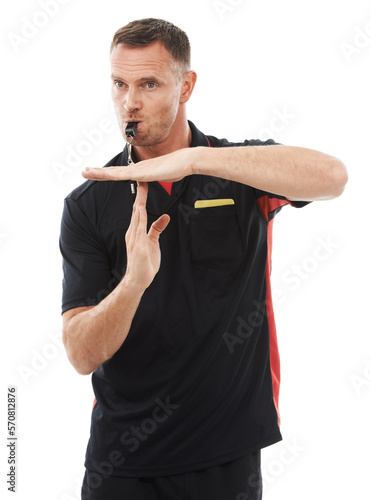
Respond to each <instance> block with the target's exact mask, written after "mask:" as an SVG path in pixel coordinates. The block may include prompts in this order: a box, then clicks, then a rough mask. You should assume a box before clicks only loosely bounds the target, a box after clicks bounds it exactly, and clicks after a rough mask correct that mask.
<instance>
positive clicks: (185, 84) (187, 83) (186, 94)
mask: <svg viewBox="0 0 370 500" xmlns="http://www.w3.org/2000/svg"><path fill="white" fill-rule="evenodd" d="M196 81H197V74H196V73H195V71H188V72H187V73H185V75H184V76H183V79H182V87H181V94H180V103H182V104H184V103H186V102H188V100H189V99H190V97H191V94H192V93H193V90H194V87H195V83H196Z"/></svg>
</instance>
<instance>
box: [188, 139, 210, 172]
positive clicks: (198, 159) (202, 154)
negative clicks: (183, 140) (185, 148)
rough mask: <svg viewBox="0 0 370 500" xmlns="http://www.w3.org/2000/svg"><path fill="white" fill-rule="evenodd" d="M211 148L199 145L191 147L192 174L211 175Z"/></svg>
mask: <svg viewBox="0 0 370 500" xmlns="http://www.w3.org/2000/svg"><path fill="white" fill-rule="evenodd" d="M208 152H209V148H207V147H205V146H197V147H196V148H191V154H192V157H191V159H190V165H191V174H192V175H201V174H203V175H209V174H207V153H208Z"/></svg>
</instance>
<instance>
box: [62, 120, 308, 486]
mask: <svg viewBox="0 0 370 500" xmlns="http://www.w3.org/2000/svg"><path fill="white" fill-rule="evenodd" d="M189 125H190V127H191V130H192V144H191V146H192V147H195V146H209V147H229V146H248V145H261V144H263V145H266V144H274V142H273V141H272V140H270V141H267V142H264V143H263V142H261V141H257V140H253V141H245V142H244V143H238V144H235V143H229V142H228V141H227V140H226V139H222V140H220V139H217V138H215V137H211V136H208V137H207V136H205V135H204V134H202V133H201V132H200V131H199V130H198V129H197V128H196V127H195V126H194V125H193V124H192V123H191V122H189ZM111 165H127V148H125V149H124V151H123V152H122V153H120V154H118V155H117V156H116V157H115V158H113V159H112V160H111V161H110V162H109V163H108V164H107V165H106V166H111ZM288 203H290V204H291V205H294V206H303V205H305V204H306V203H305V202H297V203H295V202H294V203H293V202H288V201H287V200H286V199H285V198H284V197H282V196H275V195H273V194H270V193H265V192H262V191H258V190H256V189H254V188H252V187H249V186H246V185H243V184H240V183H237V182H232V181H228V180H225V179H221V178H216V177H210V176H204V175H193V176H190V177H187V178H186V179H183V180H181V181H179V182H175V183H174V184H173V187H172V193H171V196H170V195H169V194H168V193H167V192H166V190H165V189H164V188H163V187H162V186H161V185H160V184H159V183H158V182H152V183H149V193H148V201H147V210H148V227H149V226H150V224H152V222H153V221H154V220H155V219H156V218H157V217H158V216H159V215H160V214H162V213H168V214H169V215H170V216H171V221H170V224H169V225H168V227H167V228H166V230H165V231H164V232H163V234H162V235H161V237H160V246H161V255H162V258H161V267H160V269H159V272H158V274H157V275H156V277H155V278H154V281H153V283H152V284H151V285H150V287H149V288H148V289H147V290H146V291H145V293H144V295H143V297H142V300H141V302H140V305H139V307H138V310H137V312H136V314H135V316H134V319H133V322H132V326H131V329H130V331H129V334H128V336H127V338H126V340H125V341H124V343H123V344H122V346H121V348H120V349H119V350H118V351H117V352H116V353H115V354H114V355H113V356H112V358H110V359H109V360H107V361H106V362H105V363H103V364H102V365H101V366H99V368H97V369H96V370H95V372H94V373H93V374H92V384H93V388H94V393H95V397H96V401H95V404H94V407H93V411H92V419H91V436H90V440H89V443H88V447H87V453H86V462H85V466H86V467H87V468H88V469H90V470H91V471H97V472H102V473H106V474H107V475H108V474H109V475H114V476H122V477H145V476H147V477H150V476H160V475H173V474H180V473H184V472H189V471H195V470H199V469H203V468H208V467H212V466H215V465H218V464H222V463H225V462H228V461H231V460H234V459H238V458H240V457H242V456H244V455H247V454H249V453H252V452H253V451H255V450H258V449H260V448H263V447H265V446H268V445H271V444H272V443H275V442H277V441H279V440H280V439H281V434H280V431H279V422H278V418H279V417H278V392H279V382H280V371H279V354H278V347H277V340H276V331H275V323H274V315H273V310H272V304H271V286H270V260H271V224H272V221H273V217H274V215H275V214H276V213H277V212H278V211H279V210H280V209H281V207H282V206H283V205H286V204H288ZM132 206H133V198H132V194H131V189H130V182H128V181H119V182H113V181H105V182H96V181H87V182H85V183H83V184H82V185H81V186H79V187H78V188H76V189H75V190H74V191H73V192H72V193H71V194H70V195H69V196H67V198H66V199H65V208H64V213H63V217H62V224H61V236H60V248H61V252H62V255H63V269H64V280H63V306H62V311H63V312H64V311H67V310H68V309H71V308H75V307H80V306H87V305H95V304H98V303H99V302H100V301H101V300H103V299H104V297H106V296H107V295H108V294H109V293H110V292H111V291H112V290H113V289H114V287H115V286H116V285H117V284H118V282H119V281H120V280H121V278H122V276H123V275H124V272H125V267H126V248H125V233H126V231H127V229H128V226H129V224H130V219H131V213H132Z"/></svg>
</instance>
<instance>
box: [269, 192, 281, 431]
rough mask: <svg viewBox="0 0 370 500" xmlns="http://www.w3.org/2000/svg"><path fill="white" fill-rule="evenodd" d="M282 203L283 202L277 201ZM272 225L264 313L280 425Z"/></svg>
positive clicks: (278, 361) (278, 357) (278, 359)
mask: <svg viewBox="0 0 370 500" xmlns="http://www.w3.org/2000/svg"><path fill="white" fill-rule="evenodd" d="M278 201H284V200H278ZM272 225H273V219H272V220H271V221H270V222H269V223H268V225H267V262H266V313H267V320H268V323H269V333H270V370H271V378H272V389H273V396H274V405H275V408H276V412H277V416H278V422H279V425H280V413H279V392H280V355H279V348H278V342H277V334H276V325H275V317H274V311H273V308H272V292H271V279H270V275H271V252H272Z"/></svg>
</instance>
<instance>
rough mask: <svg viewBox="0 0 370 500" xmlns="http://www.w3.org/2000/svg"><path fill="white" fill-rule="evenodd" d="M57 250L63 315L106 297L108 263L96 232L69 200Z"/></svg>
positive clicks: (64, 213) (74, 201)
mask: <svg viewBox="0 0 370 500" xmlns="http://www.w3.org/2000/svg"><path fill="white" fill-rule="evenodd" d="M59 246H60V251H61V253H62V256H63V296H62V313H64V312H65V311H67V310H68V309H72V308H74V307H82V306H91V305H96V304H97V303H99V302H100V300H102V298H104V296H106V295H107V294H108V293H109V290H108V288H109V282H110V280H111V272H110V260H109V256H108V254H107V252H106V250H105V248H104V245H103V243H102V241H100V238H99V235H98V233H97V231H96V230H95V229H94V227H93V226H92V224H91V223H90V221H89V219H88V218H87V216H86V214H85V213H84V212H83V210H82V209H81V208H80V207H79V205H78V202H77V201H76V200H74V199H72V198H66V199H65V201H64V210H63V215H62V221H61V231H60V239H59ZM105 292H106V293H105ZM104 293H105V295H104Z"/></svg>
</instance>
